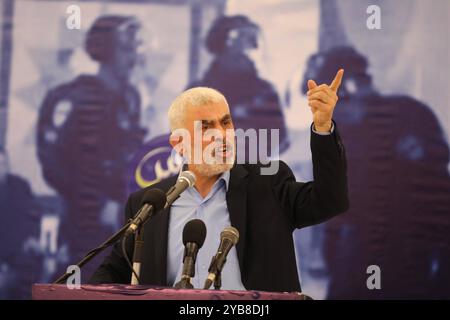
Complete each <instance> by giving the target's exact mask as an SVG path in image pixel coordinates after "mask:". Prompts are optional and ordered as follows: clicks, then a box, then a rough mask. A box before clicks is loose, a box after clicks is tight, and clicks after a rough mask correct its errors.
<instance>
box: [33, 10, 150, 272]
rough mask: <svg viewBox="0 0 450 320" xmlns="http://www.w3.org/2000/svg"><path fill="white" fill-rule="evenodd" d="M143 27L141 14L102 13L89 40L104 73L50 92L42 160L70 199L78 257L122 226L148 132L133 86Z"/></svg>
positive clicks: (41, 124) (67, 218)
mask: <svg viewBox="0 0 450 320" xmlns="http://www.w3.org/2000/svg"><path fill="white" fill-rule="evenodd" d="M139 29H140V24H139V23H138V21H137V20H136V19H135V18H134V17H130V16H102V17H99V18H98V19H97V20H96V21H95V22H94V23H93V25H92V26H91V28H90V29H89V31H88V32H87V36H86V40H85V50H86V52H87V53H88V55H89V56H90V57H91V58H92V59H93V60H95V61H97V62H98V63H99V71H98V74H96V75H80V76H78V77H77V78H76V79H74V80H73V81H71V82H69V83H66V84H62V85H60V86H58V87H56V88H54V89H52V90H50V91H49V92H48V93H47V95H46V97H45V99H44V101H43V103H42V106H41V108H40V110H39V120H38V129H37V150H38V157H39V160H40V162H41V165H42V171H43V175H44V178H45V180H46V181H47V183H48V184H49V185H50V186H52V187H53V188H54V189H55V190H56V191H57V192H58V193H59V194H60V195H61V196H62V197H63V198H64V200H65V205H66V209H65V215H64V217H63V219H62V226H61V228H62V229H61V232H60V234H61V236H62V237H63V238H64V239H65V240H66V241H68V243H69V251H70V254H71V258H72V259H71V261H72V260H73V261H74V262H75V261H76V260H79V259H80V258H81V257H82V256H83V254H84V253H86V252H87V251H88V250H89V249H91V246H92V243H98V244H100V243H101V242H103V241H104V240H105V239H106V238H107V237H108V236H109V235H110V234H111V232H112V231H114V230H115V229H116V228H117V227H118V226H119V225H118V224H119V223H120V222H119V220H118V216H117V214H118V213H119V211H120V212H121V209H122V205H121V203H122V202H123V200H124V197H125V193H126V174H127V169H128V163H129V160H130V158H131V157H132V155H133V152H134V151H135V150H136V149H137V148H138V147H139V146H140V145H142V143H143V139H144V136H145V130H143V129H142V128H141V127H140V126H139V119H140V97H139V94H138V92H137V90H136V89H135V88H134V87H133V86H132V85H131V84H130V78H131V74H132V71H133V67H134V66H135V64H136V62H137V58H138V49H139V46H140V45H141V42H140V39H139V38H138V32H139ZM81 217H82V218H81ZM87 267H88V268H89V267H91V268H94V267H95V266H87ZM86 273H88V272H86Z"/></svg>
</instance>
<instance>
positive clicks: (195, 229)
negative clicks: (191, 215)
mask: <svg viewBox="0 0 450 320" xmlns="http://www.w3.org/2000/svg"><path fill="white" fill-rule="evenodd" d="M205 238H206V225H205V223H204V222H203V221H202V220H200V219H194V220H191V221H189V222H188V223H186V225H185V226H184V229H183V244H184V245H186V244H187V243H189V242H194V243H196V244H197V246H198V248H199V249H200V248H201V247H202V246H203V243H204V242H205Z"/></svg>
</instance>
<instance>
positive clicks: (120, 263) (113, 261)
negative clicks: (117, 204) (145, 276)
mask: <svg viewBox="0 0 450 320" xmlns="http://www.w3.org/2000/svg"><path fill="white" fill-rule="evenodd" d="M131 203H132V201H131V196H130V197H129V198H128V201H127V204H126V206H125V222H126V221H128V220H129V219H130V218H131V216H132V215H133V211H132V206H131ZM133 248H134V238H133V237H128V239H127V240H126V251H127V255H128V258H129V259H130V261H131V260H132V254H133V250H134V249H133ZM130 282H131V270H130V267H129V266H128V264H127V262H126V260H125V257H124V255H123V254H122V242H121V240H119V241H117V242H116V243H115V245H114V246H113V248H112V250H111V253H110V254H109V255H108V256H107V257H106V258H105V259H104V260H103V263H102V264H101V265H100V266H99V267H98V268H97V270H96V271H95V272H94V274H93V275H92V276H91V278H90V279H89V283H91V284H102V283H123V284H127V283H128V284H129V283H130Z"/></svg>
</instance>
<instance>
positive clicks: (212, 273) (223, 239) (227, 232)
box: [203, 226, 239, 289]
mask: <svg viewBox="0 0 450 320" xmlns="http://www.w3.org/2000/svg"><path fill="white" fill-rule="evenodd" d="M238 241H239V231H238V230H237V229H236V228H234V227H231V226H230V227H226V228H225V229H223V231H222V232H221V233H220V244H219V248H218V249H217V253H216V255H215V256H214V257H213V258H212V260H211V264H210V265H209V269H208V272H209V275H208V278H207V279H206V280H205V285H204V287H203V289H209V288H210V287H211V285H212V284H213V283H215V284H214V287H216V289H220V275H221V273H222V269H223V267H224V265H225V262H227V255H228V253H229V252H230V250H231V248H232V247H233V246H234V245H236V243H238ZM216 282H219V284H218V285H216Z"/></svg>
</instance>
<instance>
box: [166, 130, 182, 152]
mask: <svg viewBox="0 0 450 320" xmlns="http://www.w3.org/2000/svg"><path fill="white" fill-rule="evenodd" d="M169 143H170V145H171V146H172V148H174V149H175V151H176V152H177V153H178V154H179V155H180V156H183V137H182V136H178V135H174V134H171V135H170V137H169Z"/></svg>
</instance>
